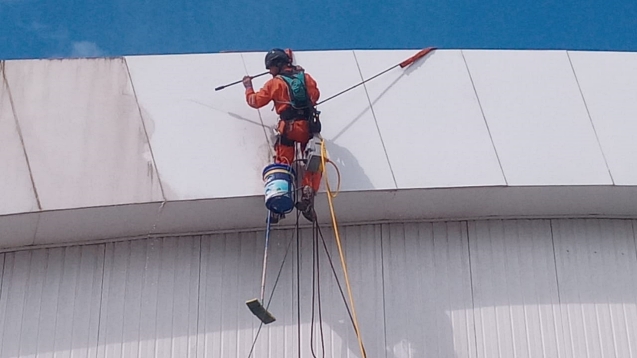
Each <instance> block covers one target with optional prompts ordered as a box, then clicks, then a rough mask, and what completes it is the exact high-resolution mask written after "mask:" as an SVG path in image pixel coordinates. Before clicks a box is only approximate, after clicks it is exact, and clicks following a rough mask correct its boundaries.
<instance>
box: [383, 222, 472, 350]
mask: <svg viewBox="0 0 637 358" xmlns="http://www.w3.org/2000/svg"><path fill="white" fill-rule="evenodd" d="M385 230H386V231H384V233H385V234H384V235H383V257H384V260H383V267H384V272H385V277H384V282H385V301H386V306H385V307H386V312H385V314H386V320H387V337H386V340H387V347H386V349H387V353H388V357H429V356H433V357H449V356H458V357H476V352H475V342H474V334H473V325H474V322H473V317H472V315H471V307H472V305H471V290H470V278H469V270H470V268H469V265H468V241H467V239H468V237H467V232H466V229H465V226H464V225H463V223H461V222H449V223H408V224H403V223H396V224H389V225H386V226H385Z"/></svg>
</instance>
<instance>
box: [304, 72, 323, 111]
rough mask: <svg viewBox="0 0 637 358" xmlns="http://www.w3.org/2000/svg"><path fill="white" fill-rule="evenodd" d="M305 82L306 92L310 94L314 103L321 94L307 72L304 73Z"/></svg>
mask: <svg viewBox="0 0 637 358" xmlns="http://www.w3.org/2000/svg"><path fill="white" fill-rule="evenodd" d="M305 84H306V86H307V94H308V95H309V96H310V100H311V101H312V103H314V104H316V102H318V100H319V97H320V96H321V91H319V89H318V86H317V85H316V81H315V80H314V78H312V76H310V75H309V74H308V73H307V72H306V73H305Z"/></svg>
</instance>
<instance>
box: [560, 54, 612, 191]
mask: <svg viewBox="0 0 637 358" xmlns="http://www.w3.org/2000/svg"><path fill="white" fill-rule="evenodd" d="M565 52H566V58H568V63H569V65H570V66H571V71H573V77H575V83H576V84H577V89H578V91H579V94H580V96H581V98H582V103H584V108H586V115H587V116H588V120H589V121H590V123H591V127H592V128H593V133H594V134H595V140H596V141H597V146H598V147H599V151H600V152H601V153H602V158H603V159H604V164H606V170H608V175H609V176H610V181H611V183H612V184H613V185H615V179H613V173H611V171H610V166H609V165H608V160H607V159H606V154H604V148H602V143H601V142H600V141H599V135H598V134H597V129H596V128H595V123H593V117H592V116H591V111H590V110H589V109H588V104H587V103H586V98H584V92H583V91H582V86H581V85H580V83H579V79H578V78H577V73H575V67H573V61H571V55H570V54H569V51H565Z"/></svg>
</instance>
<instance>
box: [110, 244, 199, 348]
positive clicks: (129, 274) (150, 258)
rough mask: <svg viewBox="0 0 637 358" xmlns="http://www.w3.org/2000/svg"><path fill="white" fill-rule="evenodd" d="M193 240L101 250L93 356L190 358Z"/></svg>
mask: <svg viewBox="0 0 637 358" xmlns="http://www.w3.org/2000/svg"><path fill="white" fill-rule="evenodd" d="M199 245H200V242H199V238H197V237H180V238H165V239H149V240H140V241H129V242H121V243H116V244H109V245H107V252H106V262H105V273H104V288H103V291H102V306H101V311H100V316H101V320H100V336H99V342H98V344H99V346H98V354H97V356H98V357H109V358H111V357H137V356H142V357H152V356H158V357H194V356H195V354H196V353H195V348H196V338H197V334H196V332H197V310H198V290H199V287H198V285H199Z"/></svg>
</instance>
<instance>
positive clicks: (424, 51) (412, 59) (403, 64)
mask: <svg viewBox="0 0 637 358" xmlns="http://www.w3.org/2000/svg"><path fill="white" fill-rule="evenodd" d="M435 49H436V48H435V47H427V48H426V49H422V50H420V51H418V53H416V54H415V55H413V56H411V57H410V58H408V59H406V60H405V61H403V62H401V63H399V64H396V65H394V66H391V67H390V68H388V69H386V70H384V71H383V72H380V73H378V74H376V75H374V76H372V77H370V78H368V79H366V80H364V81H363V82H360V83H358V84H355V85H353V86H352V87H350V88H348V89H346V90H343V91H341V92H339V93H337V94H335V95H333V96H331V97H328V98H326V99H324V100H322V101H320V102H318V103H317V104H316V105H319V104H322V103H325V102H327V101H329V100H331V99H332V98H335V97H338V96H340V95H342V94H343V93H345V92H349V91H351V90H353V89H354V88H356V87H358V86H361V85H363V84H365V83H367V82H369V81H371V80H373V79H374V78H376V77H378V76H380V75H383V74H385V73H387V72H389V71H390V70H393V69H394V68H396V67H399V66H400V68H405V67H407V66H409V65H411V64H412V63H414V62H416V61H418V60H419V59H421V58H423V57H425V56H426V55H427V54H428V53H430V52H431V51H433V50H435Z"/></svg>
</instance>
